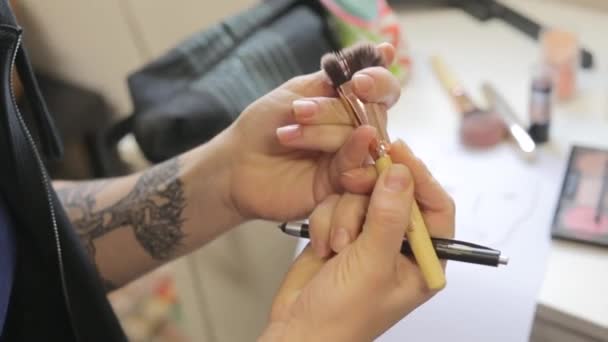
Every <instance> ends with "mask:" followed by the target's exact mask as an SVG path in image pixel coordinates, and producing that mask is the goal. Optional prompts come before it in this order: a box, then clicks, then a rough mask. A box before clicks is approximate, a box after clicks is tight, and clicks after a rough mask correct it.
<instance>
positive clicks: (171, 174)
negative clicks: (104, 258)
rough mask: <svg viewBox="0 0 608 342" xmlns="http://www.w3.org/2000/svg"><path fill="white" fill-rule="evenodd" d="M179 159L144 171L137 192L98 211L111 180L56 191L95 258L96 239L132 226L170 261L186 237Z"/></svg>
mask: <svg viewBox="0 0 608 342" xmlns="http://www.w3.org/2000/svg"><path fill="white" fill-rule="evenodd" d="M179 168H180V166H179V162H178V159H177V158H173V159H171V160H168V161H166V162H164V163H162V164H159V165H157V166H155V167H153V168H151V169H150V170H148V171H146V172H144V173H143V174H142V175H141V176H140V177H139V178H138V179H137V182H136V183H135V185H134V186H133V189H131V191H130V192H129V193H128V194H127V195H125V196H124V197H122V198H120V199H118V200H117V201H115V202H114V203H113V204H111V205H108V206H106V207H104V208H95V206H96V204H97V195H98V194H99V193H100V192H101V191H102V190H104V189H105V188H106V186H107V185H108V184H109V183H110V182H111V181H107V180H100V181H91V182H86V183H81V184H77V185H74V186H68V187H65V188H61V189H59V190H58V191H57V193H58V195H59V198H60V199H61V202H62V203H63V205H64V207H65V208H66V210H67V211H68V214H69V216H70V219H71V220H72V223H73V225H74V227H75V229H76V231H77V233H78V235H79V236H80V238H81V240H82V241H83V243H84V245H85V246H86V248H87V250H88V252H89V254H90V255H91V257H92V258H93V260H94V259H95V245H94V241H95V239H97V238H99V237H101V236H103V235H105V234H107V233H109V232H111V231H113V230H115V229H118V228H123V227H124V228H126V227H128V228H131V229H133V232H134V233H135V237H136V239H137V241H138V242H139V243H140V244H141V246H142V247H143V248H144V249H145V250H146V252H148V254H150V256H151V257H153V258H154V259H158V260H164V259H167V258H168V257H170V256H171V255H172V254H173V253H174V252H175V249H176V248H177V247H179V245H180V244H181V241H182V240H183V238H184V233H183V232H182V226H183V223H184V218H182V212H183V210H184V207H185V206H186V199H185V196H184V189H183V182H182V181H181V180H180V179H179V177H178V174H179Z"/></svg>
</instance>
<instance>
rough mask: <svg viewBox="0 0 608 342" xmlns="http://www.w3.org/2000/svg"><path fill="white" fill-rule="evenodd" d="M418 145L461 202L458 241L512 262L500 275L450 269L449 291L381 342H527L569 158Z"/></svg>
mask: <svg viewBox="0 0 608 342" xmlns="http://www.w3.org/2000/svg"><path fill="white" fill-rule="evenodd" d="M411 140H414V141H412V142H411V144H412V145H415V147H414V148H415V151H420V154H421V155H420V157H421V158H422V159H423V160H425V161H427V163H428V166H429V169H430V170H431V172H432V173H433V174H434V175H435V177H436V178H437V179H438V180H439V182H440V183H442V184H443V185H444V187H445V188H446V189H447V190H448V192H449V193H450V194H451V195H452V197H453V198H454V200H455V202H456V212H457V215H456V222H457V223H456V227H457V228H456V237H457V238H458V239H462V240H466V241H471V242H475V243H479V244H483V245H486V246H489V247H492V248H496V249H499V250H501V251H502V253H503V254H504V255H507V256H509V257H510V262H509V265H507V266H501V267H499V268H493V267H486V266H477V265H471V264H464V263H458V262H451V263H449V264H448V265H449V266H448V270H447V279H448V285H447V287H446V289H445V290H444V291H442V292H440V293H439V294H438V295H437V296H436V297H435V298H433V299H432V300H431V301H430V302H428V303H427V304H425V305H423V306H422V307H420V308H419V309H418V310H416V311H415V312H413V313H412V314H410V315H409V316H408V317H407V318H406V319H404V320H403V321H401V322H399V323H398V324H397V325H396V326H395V327H393V328H392V329H391V330H389V331H388V332H387V333H386V334H385V335H384V336H382V338H380V339H379V341H385V342H392V341H395V342H396V341H403V340H404V339H407V338H412V339H413V340H420V341H422V340H424V341H443V340H452V341H505V342H507V341H509V342H511V341H527V340H528V334H529V331H530V328H531V325H532V322H533V318H534V312H535V307H536V303H537V298H538V293H539V290H540V287H541V284H542V281H543V275H544V270H545V262H546V258H547V255H548V250H549V243H550V233H549V231H550V223H551V219H552V216H553V210H554V206H555V203H556V198H557V193H558V189H559V183H560V179H561V175H562V172H563V164H564V161H563V158H561V157H559V156H553V155H552V153H551V151H550V149H543V151H541V154H540V155H539V156H538V159H537V160H536V161H535V162H534V163H526V162H524V161H523V160H522V159H521V158H520V157H519V156H518V155H517V153H516V152H515V151H514V149H513V147H512V146H510V145H509V144H504V145H502V146H499V147H497V148H495V149H492V150H490V151H485V152H474V151H468V150H466V149H465V148H463V147H462V146H461V145H459V144H451V143H446V142H444V143H437V142H434V143H429V142H428V141H427V140H420V141H416V140H415V139H411ZM560 155H561V153H560ZM511 327H513V329H511Z"/></svg>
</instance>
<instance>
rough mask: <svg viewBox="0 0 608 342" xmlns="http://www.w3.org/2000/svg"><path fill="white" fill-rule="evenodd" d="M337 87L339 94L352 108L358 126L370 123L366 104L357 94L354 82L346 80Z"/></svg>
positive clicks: (349, 107)
mask: <svg viewBox="0 0 608 342" xmlns="http://www.w3.org/2000/svg"><path fill="white" fill-rule="evenodd" d="M337 89H338V94H339V95H340V97H341V98H342V99H343V100H344V101H345V102H346V103H347V104H348V109H350V111H351V113H352V114H353V115H354V118H353V119H355V122H356V124H357V126H361V125H368V124H369V120H368V117H367V112H366V110H365V105H364V104H363V101H361V99H359V97H357V95H355V92H354V91H353V85H352V83H351V82H350V81H349V82H345V83H344V84H342V85H341V86H339V87H338V88H337Z"/></svg>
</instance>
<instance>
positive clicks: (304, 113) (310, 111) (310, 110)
mask: <svg viewBox="0 0 608 342" xmlns="http://www.w3.org/2000/svg"><path fill="white" fill-rule="evenodd" d="M291 105H292V107H293V114H294V116H295V117H296V118H299V119H310V118H312V117H313V116H314V115H315V113H316V112H317V108H318V105H317V103H316V102H314V101H310V100H295V101H293V103H292V104H291Z"/></svg>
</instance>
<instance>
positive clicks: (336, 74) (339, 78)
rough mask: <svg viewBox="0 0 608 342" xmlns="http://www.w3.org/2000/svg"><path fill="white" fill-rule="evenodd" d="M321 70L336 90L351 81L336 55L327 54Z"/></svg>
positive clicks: (322, 60)
mask: <svg viewBox="0 0 608 342" xmlns="http://www.w3.org/2000/svg"><path fill="white" fill-rule="evenodd" d="M321 68H322V69H323V71H325V73H326V74H327V76H328V77H329V79H330V80H331V83H333V85H334V87H336V88H337V87H339V86H341V85H342V84H344V83H345V82H347V81H348V80H349V77H347V75H346V72H345V70H344V69H343V68H342V65H341V64H340V60H339V59H338V55H337V54H335V53H327V54H325V55H324V56H323V57H322V58H321Z"/></svg>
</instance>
